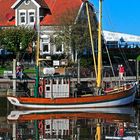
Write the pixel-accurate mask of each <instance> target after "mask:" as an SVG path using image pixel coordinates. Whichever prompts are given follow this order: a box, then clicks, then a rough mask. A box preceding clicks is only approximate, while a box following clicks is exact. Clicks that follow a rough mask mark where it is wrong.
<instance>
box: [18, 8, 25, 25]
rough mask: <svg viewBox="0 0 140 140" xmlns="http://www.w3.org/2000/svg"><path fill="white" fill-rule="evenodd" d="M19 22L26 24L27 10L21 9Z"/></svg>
mask: <svg viewBox="0 0 140 140" xmlns="http://www.w3.org/2000/svg"><path fill="white" fill-rule="evenodd" d="M19 24H20V25H25V24H26V10H20V11H19Z"/></svg>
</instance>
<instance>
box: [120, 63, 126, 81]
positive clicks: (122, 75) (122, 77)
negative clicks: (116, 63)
mask: <svg viewBox="0 0 140 140" xmlns="http://www.w3.org/2000/svg"><path fill="white" fill-rule="evenodd" d="M124 72H125V70H124V66H123V65H122V64H121V65H120V67H119V78H120V80H124Z"/></svg>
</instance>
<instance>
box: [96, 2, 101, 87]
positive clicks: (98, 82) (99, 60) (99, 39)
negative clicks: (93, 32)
mask: <svg viewBox="0 0 140 140" xmlns="http://www.w3.org/2000/svg"><path fill="white" fill-rule="evenodd" d="M101 32H102V0H99V23H98V73H97V87H98V88H101V81H102V37H101Z"/></svg>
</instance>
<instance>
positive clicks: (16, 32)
mask: <svg viewBox="0 0 140 140" xmlns="http://www.w3.org/2000/svg"><path fill="white" fill-rule="evenodd" d="M34 40H36V32H35V31H34V30H33V29H32V28H25V27H12V28H4V29H2V30H1V31H0V44H1V46H3V48H4V49H7V50H9V51H12V52H13V53H14V54H15V55H16V59H17V60H18V61H19V58H20V54H21V53H22V52H25V51H26V49H27V48H28V47H29V44H30V43H32V41H34Z"/></svg>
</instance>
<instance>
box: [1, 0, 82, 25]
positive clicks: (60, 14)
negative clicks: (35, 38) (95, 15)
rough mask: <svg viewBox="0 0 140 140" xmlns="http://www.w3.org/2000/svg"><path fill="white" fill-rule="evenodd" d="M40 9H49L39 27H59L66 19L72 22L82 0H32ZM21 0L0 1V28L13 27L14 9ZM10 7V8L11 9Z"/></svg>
mask: <svg viewBox="0 0 140 140" xmlns="http://www.w3.org/2000/svg"><path fill="white" fill-rule="evenodd" d="M32 1H34V2H36V3H37V4H38V5H39V6H41V7H42V8H49V9H50V12H48V13H47V14H46V15H45V16H44V18H43V19H42V20H41V23H40V24H41V25H43V26H47V25H60V24H61V23H62V21H61V20H60V19H63V20H64V19H65V18H66V17H68V19H69V20H70V22H74V20H75V19H76V17H77V15H78V11H79V9H80V7H81V5H82V3H83V1H82V0H32ZM20 2H21V0H8V1H7V0H1V1H0V9H1V12H0V26H14V25H15V9H12V8H15V7H16V6H17V4H19V3H20ZM11 7H12V8H11Z"/></svg>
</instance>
